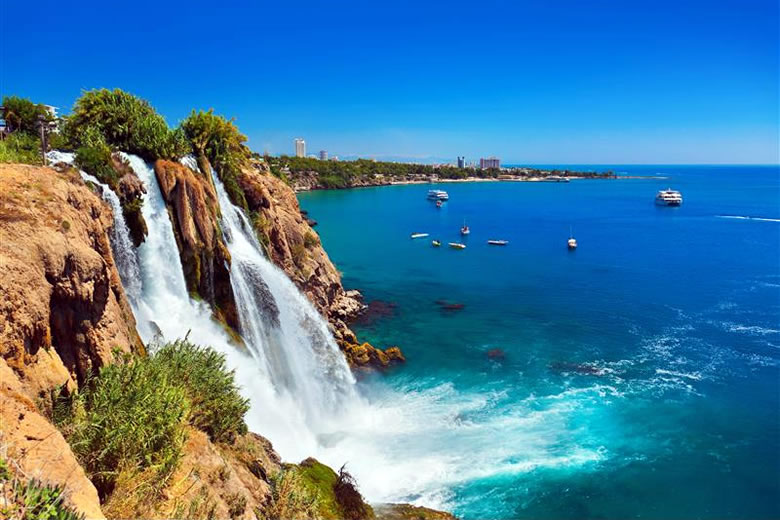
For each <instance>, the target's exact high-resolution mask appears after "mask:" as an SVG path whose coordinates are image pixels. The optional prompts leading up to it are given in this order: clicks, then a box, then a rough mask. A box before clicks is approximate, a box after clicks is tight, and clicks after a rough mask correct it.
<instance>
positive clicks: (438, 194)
mask: <svg viewBox="0 0 780 520" xmlns="http://www.w3.org/2000/svg"><path fill="white" fill-rule="evenodd" d="M428 199H430V200H449V199H450V196H449V195H448V194H447V192H446V191H444V190H428Z"/></svg>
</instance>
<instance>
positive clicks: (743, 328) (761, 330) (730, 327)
mask: <svg viewBox="0 0 780 520" xmlns="http://www.w3.org/2000/svg"><path fill="white" fill-rule="evenodd" d="M720 326H721V327H722V328H723V329H724V330H726V331H728V332H739V333H742V334H748V335H750V336H767V335H769V334H780V330H778V329H772V328H769V327H761V326H759V325H741V324H739V323H732V322H729V321H724V322H722V323H720Z"/></svg>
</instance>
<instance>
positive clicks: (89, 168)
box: [75, 142, 119, 191]
mask: <svg viewBox="0 0 780 520" xmlns="http://www.w3.org/2000/svg"><path fill="white" fill-rule="evenodd" d="M75 162H76V166H78V167H79V168H81V169H82V170H84V171H85V172H87V173H88V174H90V175H94V176H95V177H96V178H97V180H99V181H100V182H102V183H103V184H107V185H108V186H109V187H110V188H111V189H112V190H113V191H117V184H118V182H119V174H118V173H117V171H116V169H115V168H114V164H113V162H112V161H111V148H109V147H108V145H107V144H106V143H105V142H97V143H95V144H94V145H92V146H81V147H79V148H78V149H77V150H76V158H75Z"/></svg>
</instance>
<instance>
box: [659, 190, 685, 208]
mask: <svg viewBox="0 0 780 520" xmlns="http://www.w3.org/2000/svg"><path fill="white" fill-rule="evenodd" d="M682 200H683V199H682V194H681V193H680V192H679V191H676V190H673V189H671V188H668V189H665V190H661V191H659V192H658V193H657V194H656V195H655V203H656V204H658V205H659V206H679V205H680V204H682Z"/></svg>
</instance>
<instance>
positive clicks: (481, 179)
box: [293, 175, 669, 193]
mask: <svg viewBox="0 0 780 520" xmlns="http://www.w3.org/2000/svg"><path fill="white" fill-rule="evenodd" d="M566 179H567V180H637V179H656V180H665V179H669V177H668V176H664V175H615V176H612V177H591V176H567V177H566ZM469 182H544V183H550V184H566V181H549V180H546V179H545V177H514V178H504V179H496V178H487V177H466V178H463V179H437V180H429V179H424V180H400V181H380V182H375V183H365V184H354V185H352V186H345V187H343V188H342V187H339V188H332V187H325V186H300V185H299V186H293V190H294V191H295V193H306V192H308V191H334V190H351V189H354V188H378V187H382V186H406V185H416V184H450V183H452V184H456V183H469Z"/></svg>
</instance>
